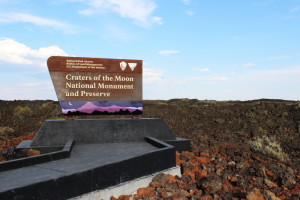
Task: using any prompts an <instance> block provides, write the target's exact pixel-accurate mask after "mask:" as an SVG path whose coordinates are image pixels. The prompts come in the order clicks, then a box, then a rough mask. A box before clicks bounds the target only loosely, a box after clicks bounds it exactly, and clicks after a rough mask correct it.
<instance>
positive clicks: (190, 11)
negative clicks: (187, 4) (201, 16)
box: [185, 10, 196, 16]
mask: <svg viewBox="0 0 300 200" xmlns="http://www.w3.org/2000/svg"><path fill="white" fill-rule="evenodd" d="M185 13H186V14H187V15H190V16H193V15H195V14H196V12H195V11H192V10H186V11H185Z"/></svg>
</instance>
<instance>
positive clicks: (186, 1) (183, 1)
mask: <svg viewBox="0 0 300 200" xmlns="http://www.w3.org/2000/svg"><path fill="white" fill-rule="evenodd" d="M181 1H182V3H184V4H186V5H189V4H191V1H190V0H181Z"/></svg>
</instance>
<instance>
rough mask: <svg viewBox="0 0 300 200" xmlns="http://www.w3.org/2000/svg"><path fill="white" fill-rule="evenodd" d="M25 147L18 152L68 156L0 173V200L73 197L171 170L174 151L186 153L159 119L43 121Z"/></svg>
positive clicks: (184, 144) (184, 142)
mask: <svg viewBox="0 0 300 200" xmlns="http://www.w3.org/2000/svg"><path fill="white" fill-rule="evenodd" d="M91 125H92V126H91ZM151 130H152V131H151ZM107 133H110V135H106V137H102V136H103V134H104V135H105V134H107ZM158 133H160V134H158ZM73 141H75V144H74V145H73ZM164 141H166V142H168V143H173V144H174V146H172V145H169V144H167V143H166V142H164ZM25 143H26V144H27V146H26V144H24V145H23V146H22V144H21V145H20V147H22V148H36V149H43V148H44V149H45V150H47V151H49V149H51V147H55V148H57V147H59V146H62V149H64V150H67V149H69V150H70V151H69V152H70V153H69V154H68V155H67V157H63V158H61V157H58V159H56V160H49V162H44V163H34V161H32V162H33V163H31V164H32V165H31V166H28V164H27V165H24V166H22V162H20V163H18V165H19V166H20V167H23V168H18V169H13V170H8V171H2V172H0V180H1V182H0V199H68V198H72V197H76V196H79V195H82V194H85V193H89V192H93V191H95V190H100V189H104V188H107V187H109V186H114V185H117V184H120V183H123V182H126V181H130V180H133V179H136V178H139V177H141V176H146V175H149V174H152V173H155V172H159V171H162V170H164V169H168V168H171V167H174V166H175V165H176V158H175V151H176V148H175V146H177V148H178V147H179V148H181V150H189V141H188V140H184V139H178V138H176V137H175V136H173V134H172V133H171V132H170V130H169V129H168V128H167V126H166V125H165V123H164V122H163V121H162V120H160V119H105V120H47V121H46V122H45V123H44V125H43V126H42V127H41V129H40V131H39V133H38V135H37V136H36V138H35V139H34V140H33V141H32V143H30V142H28V141H27V142H25ZM61 144H62V145H61ZM186 147H188V148H186ZM55 148H54V149H55ZM185 148H186V149H185ZM56 152H57V151H56ZM51 153H54V152H50V153H49V152H48V153H46V154H47V155H49V154H51ZM65 155H66V154H65ZM41 156H43V154H42V155H41ZM50 157H51V156H50ZM31 159H32V158H31ZM18 160H19V159H17V160H15V162H19V161H18ZM4 163H5V162H4ZM23 163H24V162H23ZM25 163H28V162H25ZM0 167H1V166H0Z"/></svg>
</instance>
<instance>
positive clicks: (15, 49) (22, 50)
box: [0, 38, 68, 66]
mask: <svg viewBox="0 0 300 200" xmlns="http://www.w3.org/2000/svg"><path fill="white" fill-rule="evenodd" d="M58 55H60V56H68V54H67V53H66V52H65V51H64V50H62V49H61V48H59V47H58V46H49V47H42V48H39V49H31V48H30V47H28V46H26V45H25V44H22V43H19V42H17V41H15V40H13V39H9V38H7V39H2V40H0V60H2V61H5V62H10V63H17V64H32V65H38V66H45V65H46V60H47V59H48V57H50V56H58Z"/></svg>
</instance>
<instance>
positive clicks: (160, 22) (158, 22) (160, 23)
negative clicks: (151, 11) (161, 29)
mask: <svg viewBox="0 0 300 200" xmlns="http://www.w3.org/2000/svg"><path fill="white" fill-rule="evenodd" d="M152 19H153V21H154V22H155V23H157V24H159V25H162V24H163V21H162V18H161V17H152Z"/></svg>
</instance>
